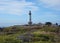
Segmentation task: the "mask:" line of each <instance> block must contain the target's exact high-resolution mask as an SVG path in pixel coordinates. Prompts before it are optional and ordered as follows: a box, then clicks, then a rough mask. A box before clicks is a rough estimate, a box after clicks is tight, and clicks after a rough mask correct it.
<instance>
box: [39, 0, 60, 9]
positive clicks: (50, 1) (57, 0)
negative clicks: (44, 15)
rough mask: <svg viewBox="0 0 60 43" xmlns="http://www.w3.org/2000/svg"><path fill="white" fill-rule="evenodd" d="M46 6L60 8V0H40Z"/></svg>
mask: <svg viewBox="0 0 60 43" xmlns="http://www.w3.org/2000/svg"><path fill="white" fill-rule="evenodd" d="M39 1H40V3H42V4H43V6H44V7H46V8H51V9H54V10H60V0H39Z"/></svg>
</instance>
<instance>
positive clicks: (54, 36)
mask: <svg viewBox="0 0 60 43" xmlns="http://www.w3.org/2000/svg"><path fill="white" fill-rule="evenodd" d="M47 24H49V23H47ZM47 24H46V25H44V26H42V27H41V26H31V27H29V26H11V27H4V28H3V29H2V28H0V43H28V42H29V43H60V32H59V31H60V26H52V25H51V23H50V25H48V26H47ZM25 33H29V34H30V35H31V36H28V35H26V34H25ZM21 35H23V36H26V38H25V40H24V39H22V40H21V39H20V38H19V39H18V38H17V37H19V36H21ZM27 38H29V41H28V40H27Z"/></svg>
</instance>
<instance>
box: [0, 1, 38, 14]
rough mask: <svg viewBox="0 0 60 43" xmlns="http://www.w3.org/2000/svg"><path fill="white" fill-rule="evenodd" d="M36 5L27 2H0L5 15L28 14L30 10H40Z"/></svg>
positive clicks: (0, 10) (0, 9) (0, 8)
mask: <svg viewBox="0 0 60 43" xmlns="http://www.w3.org/2000/svg"><path fill="white" fill-rule="evenodd" d="M34 5H35V3H32V2H26V1H25V0H20V1H19V0H18V1H17V0H15V1H14V0H0V12H1V13H4V14H15V15H20V14H26V13H27V12H28V11H29V10H32V11H36V10H38V7H37V6H34Z"/></svg>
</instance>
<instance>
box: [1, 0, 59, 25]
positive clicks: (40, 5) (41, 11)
mask: <svg viewBox="0 0 60 43" xmlns="http://www.w3.org/2000/svg"><path fill="white" fill-rule="evenodd" d="M29 10H31V11H32V21H33V23H39V22H41V23H45V22H52V23H56V22H57V23H59V24H60V0H0V26H11V25H20V24H27V23H28V21H29V20H28V19H29V18H28V17H29V15H28V13H29Z"/></svg>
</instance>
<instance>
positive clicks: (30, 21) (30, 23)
mask: <svg viewBox="0 0 60 43" xmlns="http://www.w3.org/2000/svg"><path fill="white" fill-rule="evenodd" d="M28 24H29V26H31V25H32V19H31V11H29V22H28Z"/></svg>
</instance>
